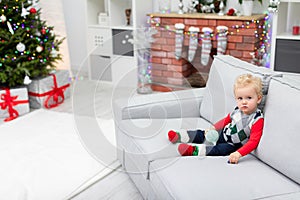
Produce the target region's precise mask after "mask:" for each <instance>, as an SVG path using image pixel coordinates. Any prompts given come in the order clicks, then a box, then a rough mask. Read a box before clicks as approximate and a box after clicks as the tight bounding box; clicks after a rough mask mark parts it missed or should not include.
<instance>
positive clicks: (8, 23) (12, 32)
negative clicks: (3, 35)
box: [6, 22, 15, 35]
mask: <svg viewBox="0 0 300 200" xmlns="http://www.w3.org/2000/svg"><path fill="white" fill-rule="evenodd" d="M6 23H7V27H8V30H9V32H10V33H11V34H12V35H13V34H15V31H14V29H13V28H12V26H11V24H10V22H6Z"/></svg>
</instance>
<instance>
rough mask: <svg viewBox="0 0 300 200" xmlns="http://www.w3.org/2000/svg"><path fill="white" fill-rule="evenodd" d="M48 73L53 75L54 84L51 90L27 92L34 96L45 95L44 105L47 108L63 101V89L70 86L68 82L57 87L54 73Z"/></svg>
mask: <svg viewBox="0 0 300 200" xmlns="http://www.w3.org/2000/svg"><path fill="white" fill-rule="evenodd" d="M50 75H51V76H52V77H53V84H54V86H53V87H52V90H50V91H48V92H45V93H43V94H38V93H34V92H29V95H31V96H35V97H44V96H47V98H46V100H45V101H44V106H45V108H48V109H50V108H54V107H56V106H58V105H59V104H61V103H63V102H64V100H65V95H64V91H65V89H66V88H67V87H69V86H70V84H69V83H68V84H66V85H63V86H61V87H58V86H57V81H56V76H55V74H50Z"/></svg>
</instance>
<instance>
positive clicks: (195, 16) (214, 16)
mask: <svg viewBox="0 0 300 200" xmlns="http://www.w3.org/2000/svg"><path fill="white" fill-rule="evenodd" d="M148 16H150V17H164V18H185V19H217V20H234V21H251V20H261V19H264V18H265V17H266V15H265V14H254V15H252V16H243V15H241V16H228V15H218V14H215V13H185V14H178V13H165V14H163V13H150V14H148Z"/></svg>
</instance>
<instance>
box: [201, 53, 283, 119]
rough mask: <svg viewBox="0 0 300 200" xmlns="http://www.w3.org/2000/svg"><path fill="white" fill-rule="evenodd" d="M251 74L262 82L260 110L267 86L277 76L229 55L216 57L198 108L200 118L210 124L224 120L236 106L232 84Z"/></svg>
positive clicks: (265, 69) (268, 70)
mask: <svg viewBox="0 0 300 200" xmlns="http://www.w3.org/2000/svg"><path fill="white" fill-rule="evenodd" d="M246 73H249V74H253V75H255V76H258V77H260V78H261V79H262V81H263V85H264V88H263V93H264V97H263V100H262V103H261V105H260V108H261V109H262V108H263V106H264V102H265V99H266V95H267V93H268V84H269V80H270V79H271V77H272V76H275V75H277V74H276V73H274V72H273V71H271V70H270V69H267V68H264V67H258V66H255V65H253V64H251V63H248V62H245V61H242V60H240V59H237V58H234V57H232V56H229V55H219V56H216V57H215V59H214V61H213V63H212V66H211V69H210V72H209V78H208V81H207V84H206V90H205V92H204V97H203V101H202V104H201V107H200V116H201V117H203V118H205V119H206V120H208V121H209V122H211V123H215V122H217V121H218V120H220V119H222V118H224V117H225V116H226V115H227V114H228V113H229V112H232V111H233V109H234V107H235V106H236V102H235V98H234V93H233V84H234V81H235V79H236V78H237V77H238V76H239V75H241V74H246Z"/></svg>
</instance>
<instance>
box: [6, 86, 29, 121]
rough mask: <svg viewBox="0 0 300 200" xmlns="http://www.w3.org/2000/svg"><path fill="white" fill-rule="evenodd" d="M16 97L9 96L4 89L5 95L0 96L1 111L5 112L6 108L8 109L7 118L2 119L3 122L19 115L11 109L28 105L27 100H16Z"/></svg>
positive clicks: (8, 92) (8, 91) (7, 90)
mask: <svg viewBox="0 0 300 200" xmlns="http://www.w3.org/2000/svg"><path fill="white" fill-rule="evenodd" d="M17 98H18V96H11V95H10V90H9V89H7V88H6V89H5V93H4V94H1V97H0V99H1V100H2V101H3V102H1V103H0V106H1V109H2V110H5V109H6V108H7V109H8V113H9V117H8V118H6V119H4V121H5V122H7V121H11V120H13V119H15V118H17V117H18V116H19V113H18V111H17V110H15V109H14V108H13V107H14V106H16V105H18V104H21V103H28V99H27V100H16V99H17Z"/></svg>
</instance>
